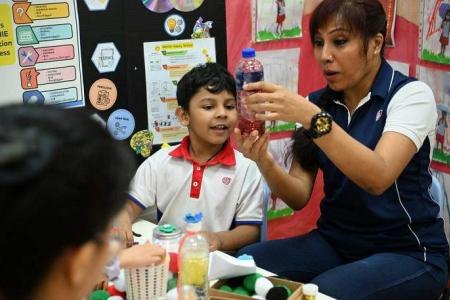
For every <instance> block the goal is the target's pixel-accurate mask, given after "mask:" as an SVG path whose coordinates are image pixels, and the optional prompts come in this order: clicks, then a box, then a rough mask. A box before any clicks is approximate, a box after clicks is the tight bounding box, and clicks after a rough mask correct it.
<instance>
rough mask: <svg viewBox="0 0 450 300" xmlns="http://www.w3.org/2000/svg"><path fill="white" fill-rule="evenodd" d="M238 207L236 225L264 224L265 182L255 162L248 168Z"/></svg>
mask: <svg viewBox="0 0 450 300" xmlns="http://www.w3.org/2000/svg"><path fill="white" fill-rule="evenodd" d="M237 206H238V207H237V211H236V220H235V221H236V222H235V223H236V225H246V224H257V225H259V224H261V223H262V214H263V211H262V208H263V181H262V176H261V173H260V172H259V169H258V167H257V166H256V164H255V163H254V162H250V164H249V167H248V168H247V172H246V174H245V180H244V184H243V186H242V192H241V196H240V197H239V200H238V203H237Z"/></svg>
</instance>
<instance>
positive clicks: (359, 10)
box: [309, 0, 387, 57]
mask: <svg viewBox="0 0 450 300" xmlns="http://www.w3.org/2000/svg"><path fill="white" fill-rule="evenodd" d="M332 18H337V19H338V20H339V21H342V22H343V23H344V24H345V25H347V26H348V27H349V29H350V30H351V31H352V32H353V33H355V34H360V35H361V37H362V40H363V45H364V53H366V52H367V47H368V44H369V39H370V38H372V37H374V36H376V35H377V34H378V33H381V34H382V35H383V37H384V39H386V32H387V17H386V12H385V11H384V8H383V5H382V4H381V3H380V2H379V1H378V0H324V1H322V2H321V3H320V4H319V5H318V6H317V7H316V9H315V10H314V11H313V13H312V16H311V21H310V23H309V34H310V38H311V43H312V44H314V36H315V34H316V33H317V31H318V30H319V29H320V28H321V27H322V26H324V25H325V24H326V23H327V22H328V21H329V20H331V19H332ZM384 45H385V43H384V42H383V46H382V48H381V52H380V53H381V56H382V57H383V52H384Z"/></svg>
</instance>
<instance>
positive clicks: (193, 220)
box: [184, 212, 203, 232]
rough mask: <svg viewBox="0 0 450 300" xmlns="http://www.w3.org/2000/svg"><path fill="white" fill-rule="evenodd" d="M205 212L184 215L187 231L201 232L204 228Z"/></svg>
mask: <svg viewBox="0 0 450 300" xmlns="http://www.w3.org/2000/svg"><path fill="white" fill-rule="evenodd" d="M202 219H203V214H202V213H201V212H199V213H196V214H195V215H194V214H189V213H188V214H186V215H185V216H184V222H185V223H186V228H185V229H186V231H188V232H199V231H201V230H202Z"/></svg>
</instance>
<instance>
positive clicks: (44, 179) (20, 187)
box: [0, 105, 134, 300]
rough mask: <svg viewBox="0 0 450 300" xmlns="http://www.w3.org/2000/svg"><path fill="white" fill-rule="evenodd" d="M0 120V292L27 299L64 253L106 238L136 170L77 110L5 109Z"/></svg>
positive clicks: (115, 144)
mask: <svg viewBox="0 0 450 300" xmlns="http://www.w3.org/2000/svg"><path fill="white" fill-rule="evenodd" d="M0 120H1V121H0V230H1V235H0V249H1V251H0V295H2V296H3V297H4V298H5V299H8V300H12V299H14V300H24V299H29V298H30V295H32V293H33V292H34V291H35V289H36V288H37V287H38V286H39V284H40V283H41V282H42V280H43V279H44V278H45V276H46V275H47V273H48V271H49V270H50V268H51V267H52V265H53V263H54V262H55V261H56V260H57V259H58V257H59V256H60V255H61V254H62V253H63V251H64V250H66V249H70V248H71V247H74V248H75V247H78V246H81V245H83V244H84V243H86V242H88V241H90V240H96V239H97V238H98V237H99V236H100V235H101V234H103V233H105V230H106V228H107V225H108V224H109V223H110V222H111V221H112V219H113V217H114V216H115V215H116V214H117V213H118V212H119V210H120V209H121V208H122V207H123V205H124V204H125V201H126V197H125V192H126V191H127V190H128V185H129V180H130V179H131V176H132V174H133V171H134V165H133V163H132V159H131V157H130V154H129V151H127V150H126V149H125V148H124V147H123V145H120V144H118V143H119V142H117V141H115V140H113V139H112V138H111V136H110V135H109V133H108V132H107V131H105V130H104V128H102V127H101V126H100V125H99V124H98V123H97V122H96V121H94V120H93V119H91V118H90V117H89V116H88V115H87V114H86V113H83V112H81V111H74V110H62V109H58V108H55V107H49V106H41V105H10V106H4V107H0Z"/></svg>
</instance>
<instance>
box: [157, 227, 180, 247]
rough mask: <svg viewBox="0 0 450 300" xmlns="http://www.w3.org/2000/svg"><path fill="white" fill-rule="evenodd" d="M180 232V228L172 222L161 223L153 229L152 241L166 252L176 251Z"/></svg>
mask: <svg viewBox="0 0 450 300" xmlns="http://www.w3.org/2000/svg"><path fill="white" fill-rule="evenodd" d="M181 235H182V232H181V230H180V228H178V227H176V226H175V225H172V224H162V225H159V226H157V227H155V229H154V230H153V237H152V242H153V243H154V244H158V245H160V246H161V247H163V248H164V249H166V251H167V252H169V253H171V252H175V253H178V246H179V243H180V239H181Z"/></svg>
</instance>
